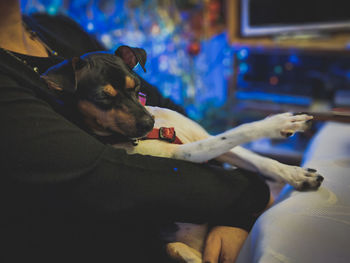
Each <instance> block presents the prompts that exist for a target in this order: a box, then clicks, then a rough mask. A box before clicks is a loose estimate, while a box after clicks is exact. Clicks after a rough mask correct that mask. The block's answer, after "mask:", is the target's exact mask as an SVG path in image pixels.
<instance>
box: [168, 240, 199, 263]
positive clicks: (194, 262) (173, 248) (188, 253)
mask: <svg viewBox="0 0 350 263" xmlns="http://www.w3.org/2000/svg"><path fill="white" fill-rule="evenodd" d="M166 252H167V254H168V255H169V256H170V258H171V259H172V260H174V261H175V262H179V263H202V254H201V253H200V252H199V251H197V250H195V249H193V248H191V247H189V246H187V245H186V244H184V243H181V242H173V243H168V244H167V245H166Z"/></svg>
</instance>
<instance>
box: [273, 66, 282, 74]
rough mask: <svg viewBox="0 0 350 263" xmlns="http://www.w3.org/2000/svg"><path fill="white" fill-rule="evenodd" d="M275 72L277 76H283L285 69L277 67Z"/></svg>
mask: <svg viewBox="0 0 350 263" xmlns="http://www.w3.org/2000/svg"><path fill="white" fill-rule="evenodd" d="M273 71H274V72H275V73H276V74H282V72H283V68H282V67H281V66H275V67H274V69H273Z"/></svg>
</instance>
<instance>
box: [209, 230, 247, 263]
mask: <svg viewBox="0 0 350 263" xmlns="http://www.w3.org/2000/svg"><path fill="white" fill-rule="evenodd" d="M247 236H248V232H247V231H245V230H243V229H241V228H236V227H228V226H216V227H214V228H212V229H211V231H210V232H209V234H208V236H207V239H206V243H205V247H204V253H203V263H219V262H220V263H233V262H235V260H236V258H237V256H238V253H239V251H240V249H241V247H242V245H243V243H244V241H245V240H246V238H247Z"/></svg>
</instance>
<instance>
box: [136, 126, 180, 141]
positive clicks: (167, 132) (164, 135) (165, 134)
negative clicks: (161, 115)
mask: <svg viewBox="0 0 350 263" xmlns="http://www.w3.org/2000/svg"><path fill="white" fill-rule="evenodd" d="M142 139H144V140H148V139H158V140H164V141H167V142H169V143H175V144H183V143H182V141H181V140H180V139H179V138H178V137H177V136H176V132H175V129H174V127H170V128H167V127H160V128H159V129H157V128H153V130H152V131H150V133H148V134H147V135H146V137H144V138H142Z"/></svg>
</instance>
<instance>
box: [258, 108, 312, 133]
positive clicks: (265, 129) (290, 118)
mask: <svg viewBox="0 0 350 263" xmlns="http://www.w3.org/2000/svg"><path fill="white" fill-rule="evenodd" d="M312 119H313V117H312V116H310V115H307V114H293V113H290V112H286V113H281V114H276V115H272V116H269V117H267V118H265V119H264V120H262V121H260V125H259V129H262V130H261V132H262V133H263V134H264V137H269V138H286V137H290V136H292V135H293V134H294V133H296V132H303V131H305V130H307V129H308V128H309V123H308V121H310V120H312Z"/></svg>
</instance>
